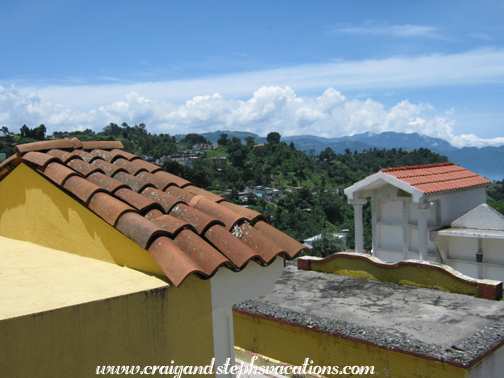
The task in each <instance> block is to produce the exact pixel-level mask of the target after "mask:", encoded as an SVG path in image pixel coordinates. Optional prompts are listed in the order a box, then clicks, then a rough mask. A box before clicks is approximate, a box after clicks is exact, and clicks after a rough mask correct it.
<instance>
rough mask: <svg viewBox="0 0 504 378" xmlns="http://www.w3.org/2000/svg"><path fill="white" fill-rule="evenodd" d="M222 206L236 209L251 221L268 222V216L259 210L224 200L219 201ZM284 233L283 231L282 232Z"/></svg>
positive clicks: (235, 210) (236, 211)
mask: <svg viewBox="0 0 504 378" xmlns="http://www.w3.org/2000/svg"><path fill="white" fill-rule="evenodd" d="M219 205H220V206H223V207H225V208H226V209H229V210H231V211H234V212H235V213H237V214H240V215H241V216H242V217H245V218H247V219H248V220H249V222H250V223H252V224H254V223H255V222H257V221H259V220H262V221H264V222H268V218H266V216H264V215H263V214H261V213H258V212H257V211H254V210H250V209H247V208H246V207H243V206H239V205H236V204H234V203H231V202H227V201H222V202H219ZM282 234H283V233H282Z"/></svg>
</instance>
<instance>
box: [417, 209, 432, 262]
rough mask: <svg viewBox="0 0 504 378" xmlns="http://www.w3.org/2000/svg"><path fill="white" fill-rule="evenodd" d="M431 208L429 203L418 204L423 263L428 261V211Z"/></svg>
mask: <svg viewBox="0 0 504 378" xmlns="http://www.w3.org/2000/svg"><path fill="white" fill-rule="evenodd" d="M429 206H430V203H428V202H423V203H419V204H418V253H419V255H420V260H422V261H427V242H428V240H429V234H428V231H427V210H428V209H429Z"/></svg>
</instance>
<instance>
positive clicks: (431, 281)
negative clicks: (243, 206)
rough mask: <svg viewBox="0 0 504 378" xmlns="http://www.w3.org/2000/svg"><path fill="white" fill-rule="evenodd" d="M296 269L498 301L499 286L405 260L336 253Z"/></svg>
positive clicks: (435, 265) (441, 267)
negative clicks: (394, 261) (388, 261)
mask: <svg viewBox="0 0 504 378" xmlns="http://www.w3.org/2000/svg"><path fill="white" fill-rule="evenodd" d="M298 269H302V270H314V271H318V272H325V273H334V274H339V275H345V276H351V277H359V278H368V279H372V280H379V281H387V282H393V283H397V284H404V285H413V286H422V287H429V288H435V289H439V290H444V291H449V292H452V293H460V294H468V295H474V296H477V297H478V298H485V299H492V300H500V299H501V298H502V282H501V281H492V280H478V279H474V278H471V277H468V276H465V275H463V274H461V273H460V272H457V271H456V270H454V269H453V268H451V267H449V266H447V265H442V264H438V263H433V262H428V261H419V260H406V261H401V262H398V263H386V262H384V261H382V260H380V259H377V258H376V257H373V256H369V255H367V254H362V253H350V252H348V253H335V254H333V255H331V256H329V257H326V258H325V259H320V258H315V257H301V258H299V259H298Z"/></svg>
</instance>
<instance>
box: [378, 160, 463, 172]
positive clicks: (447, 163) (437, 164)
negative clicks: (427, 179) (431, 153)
mask: <svg viewBox="0 0 504 378" xmlns="http://www.w3.org/2000/svg"><path fill="white" fill-rule="evenodd" d="M450 165H455V163H451V162H449V161H447V162H445V163H435V164H424V165H409V166H407V167H394V168H383V169H380V171H381V172H394V171H407V170H413V169H425V168H437V167H447V166H450Z"/></svg>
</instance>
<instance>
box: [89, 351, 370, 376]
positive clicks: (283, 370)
mask: <svg viewBox="0 0 504 378" xmlns="http://www.w3.org/2000/svg"><path fill="white" fill-rule="evenodd" d="M230 360H231V359H230V358H228V359H227V360H226V363H225V364H224V365H222V366H217V367H215V358H212V361H211V362H210V364H209V365H206V366H190V365H186V366H184V365H174V363H175V361H171V365H165V366H145V367H143V368H141V367H140V366H97V367H96V374H103V375H106V374H111V375H116V374H117V375H120V374H131V375H135V374H145V375H154V374H162V375H165V374H166V375H172V376H173V378H180V377H183V376H184V375H206V374H215V373H217V374H219V375H221V374H222V375H226V374H235V375H236V378H239V377H240V376H242V375H248V374H279V375H291V374H342V375H344V374H349V375H350V374H351V375H355V374H360V375H361V376H362V375H374V374H375V372H374V366H357V365H356V366H344V367H341V368H340V367H339V366H318V365H313V361H312V360H310V359H309V358H306V359H305V361H304V363H303V364H302V365H299V366H290V365H286V366H284V365H282V366H254V362H255V361H256V360H257V357H256V356H254V357H252V361H251V362H250V365H241V366H238V365H231V361H230Z"/></svg>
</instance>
